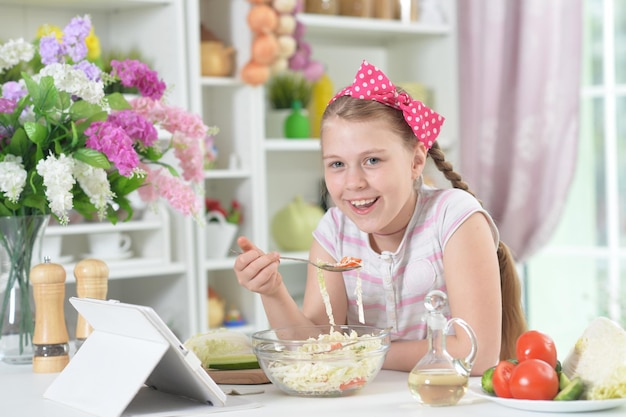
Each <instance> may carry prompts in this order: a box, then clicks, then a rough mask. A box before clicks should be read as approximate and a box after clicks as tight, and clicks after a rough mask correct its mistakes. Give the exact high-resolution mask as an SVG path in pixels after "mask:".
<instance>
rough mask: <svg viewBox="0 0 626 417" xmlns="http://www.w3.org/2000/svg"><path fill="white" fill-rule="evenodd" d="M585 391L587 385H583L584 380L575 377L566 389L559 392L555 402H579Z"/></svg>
mask: <svg viewBox="0 0 626 417" xmlns="http://www.w3.org/2000/svg"><path fill="white" fill-rule="evenodd" d="M584 389H585V385H584V384H583V380H582V379H580V378H579V377H574V378H573V379H572V380H571V382H570V383H569V384H568V385H567V386H566V387H565V388H563V389H562V390H561V391H559V393H558V394H557V395H556V397H554V401H574V400H578V399H580V397H581V395H582V394H583V391H584Z"/></svg>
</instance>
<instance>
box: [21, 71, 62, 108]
mask: <svg viewBox="0 0 626 417" xmlns="http://www.w3.org/2000/svg"><path fill="white" fill-rule="evenodd" d="M31 81H32V79H31ZM26 86H27V88H28V92H29V93H30V96H31V98H32V100H33V107H34V111H35V113H39V114H44V113H46V112H50V111H51V110H52V109H54V107H55V105H56V104H57V101H58V100H59V92H58V91H57V89H56V87H55V86H54V79H53V78H52V77H51V76H45V77H41V79H40V80H39V85H37V83H35V82H34V81H32V84H29V83H28V82H27V83H26Z"/></svg>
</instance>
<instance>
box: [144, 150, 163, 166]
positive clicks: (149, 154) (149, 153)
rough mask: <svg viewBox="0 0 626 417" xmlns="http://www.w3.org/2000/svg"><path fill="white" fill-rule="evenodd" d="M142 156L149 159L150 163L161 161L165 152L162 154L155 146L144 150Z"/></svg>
mask: <svg viewBox="0 0 626 417" xmlns="http://www.w3.org/2000/svg"><path fill="white" fill-rule="evenodd" d="M141 155H142V156H143V157H144V158H146V159H148V160H149V161H154V162H156V161H158V160H159V159H161V157H162V156H163V152H161V151H160V150H159V149H157V148H156V147H154V146H151V147H149V148H146V149H145V150H143V151H142V152H141Z"/></svg>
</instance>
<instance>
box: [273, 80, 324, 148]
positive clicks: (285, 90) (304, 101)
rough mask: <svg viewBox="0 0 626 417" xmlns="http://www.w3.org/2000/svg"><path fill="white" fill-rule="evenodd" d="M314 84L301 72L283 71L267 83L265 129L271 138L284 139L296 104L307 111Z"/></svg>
mask: <svg viewBox="0 0 626 417" xmlns="http://www.w3.org/2000/svg"><path fill="white" fill-rule="evenodd" d="M312 89H313V84H312V83H311V81H309V80H307V79H306V78H305V77H304V75H303V74H302V73H301V72H296V71H290V70H286V71H282V72H279V73H276V74H274V75H273V76H272V77H271V78H270V80H269V81H268V83H267V99H268V109H267V111H266V119H265V128H266V132H265V133H266V136H267V137H269V138H280V137H284V136H285V135H284V124H285V119H286V118H287V116H288V115H289V113H291V108H292V105H293V103H294V102H296V101H299V102H300V103H301V106H302V108H303V109H306V108H307V106H308V105H309V101H310V100H311V92H312Z"/></svg>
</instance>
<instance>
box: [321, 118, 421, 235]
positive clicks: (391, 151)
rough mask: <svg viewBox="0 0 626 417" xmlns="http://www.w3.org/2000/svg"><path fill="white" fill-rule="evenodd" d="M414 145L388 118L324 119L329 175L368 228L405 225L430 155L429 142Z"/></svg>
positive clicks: (334, 191) (382, 230)
mask: <svg viewBox="0 0 626 417" xmlns="http://www.w3.org/2000/svg"><path fill="white" fill-rule="evenodd" d="M415 142H416V145H415V146H414V149H413V150H409V149H408V148H407V146H406V145H405V144H404V141H403V140H402V138H401V137H400V136H399V135H397V134H396V133H393V132H392V130H391V129H390V128H389V126H388V124H387V122H386V121H384V120H382V119H374V120H372V121H365V122H355V121H346V120H344V119H341V118H338V117H333V118H331V119H328V120H325V121H324V129H323V135H322V160H323V164H324V179H325V181H326V186H327V187H328V192H329V194H330V196H331V197H332V199H333V202H334V203H335V205H336V206H337V207H338V208H339V209H340V210H341V211H342V212H344V213H345V214H346V215H347V216H348V217H349V218H350V219H351V220H352V221H353V222H354V223H355V224H356V225H357V226H358V227H359V228H360V229H361V230H363V231H364V232H366V233H373V234H379V235H388V234H393V233H397V232H398V231H400V230H403V229H404V228H405V227H406V226H407V224H408V222H409V220H410V219H411V216H412V215H413V209H414V207H415V201H416V193H415V186H414V182H415V180H416V179H417V178H418V177H419V176H420V175H421V174H422V171H423V169H424V164H425V161H426V149H425V148H424V145H423V144H421V143H420V142H418V141H417V140H416V141H415Z"/></svg>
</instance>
